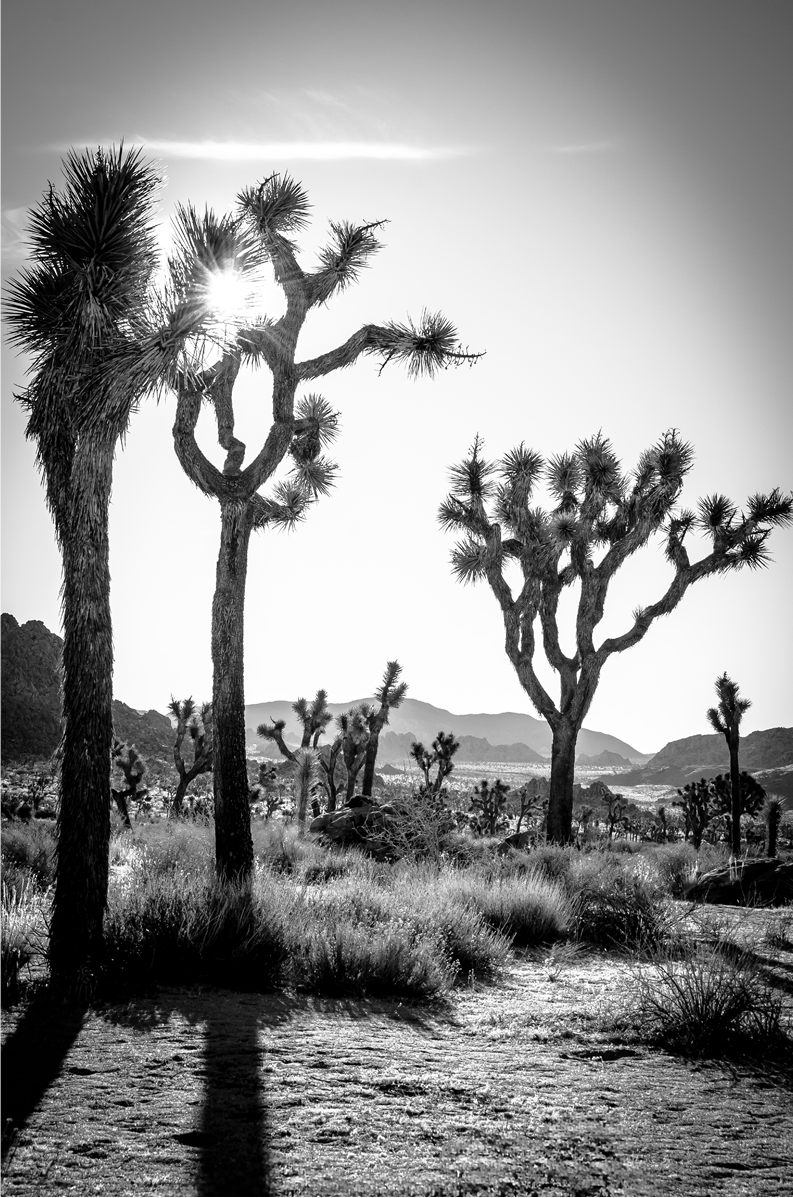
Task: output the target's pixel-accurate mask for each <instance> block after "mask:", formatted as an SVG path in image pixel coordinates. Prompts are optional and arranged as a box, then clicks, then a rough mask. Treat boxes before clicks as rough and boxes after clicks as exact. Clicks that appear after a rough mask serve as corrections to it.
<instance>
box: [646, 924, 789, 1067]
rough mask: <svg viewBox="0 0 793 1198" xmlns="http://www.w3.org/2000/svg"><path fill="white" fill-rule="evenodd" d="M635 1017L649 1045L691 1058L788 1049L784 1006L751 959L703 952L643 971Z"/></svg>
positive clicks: (787, 1030) (735, 955) (744, 955)
mask: <svg viewBox="0 0 793 1198" xmlns="http://www.w3.org/2000/svg"><path fill="white" fill-rule="evenodd" d="M632 1017H633V1020H634V1022H635V1024H636V1027H637V1029H638V1031H639V1033H640V1035H641V1036H642V1037H643V1038H644V1039H646V1040H647V1041H649V1042H652V1043H659V1044H663V1045H665V1046H666V1047H667V1048H670V1049H673V1050H674V1051H677V1052H683V1053H685V1054H687V1055H691V1056H725V1055H726V1056H730V1055H736V1054H738V1055H742V1054H749V1055H757V1054H762V1053H764V1052H766V1051H767V1050H768V1049H770V1048H774V1047H776V1048H777V1049H779V1048H782V1047H788V1048H789V1047H790V1040H789V1034H788V1033H789V1027H788V1025H787V1022H786V1020H785V1018H784V1016H783V1006H782V1003H781V1001H780V999H779V998H778V997H777V996H776V995H775V994H774V993H773V991H772V990H771V988H770V987H769V986H768V984H767V983H766V982H765V981H764V980H763V979H762V977H761V975H760V973H759V971H758V969H757V965H756V963H755V961H754V958H753V957H752V956H751V955H750V954H743V953H735V952H732V953H725V952H723V951H720V950H718V949H713V948H703V947H700V948H699V949H698V950H697V951H696V952H695V954H694V955H693V956H691V957H689V958H688V959H682V960H673V959H669V958H667V959H661V960H659V961H655V962H654V963H652V964H651V965H646V966H642V967H641V968H640V969H639V970H638V971H637V975H636V979H635V989H634V1009H633V1012H632Z"/></svg>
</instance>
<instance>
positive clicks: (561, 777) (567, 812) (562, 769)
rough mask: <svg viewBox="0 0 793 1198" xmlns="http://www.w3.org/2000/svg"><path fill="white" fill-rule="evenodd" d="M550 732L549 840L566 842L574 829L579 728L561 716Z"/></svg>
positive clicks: (556, 842) (569, 839) (555, 842)
mask: <svg viewBox="0 0 793 1198" xmlns="http://www.w3.org/2000/svg"><path fill="white" fill-rule="evenodd" d="M552 731H553V740H552V745H551V790H550V795H549V798H548V839H549V840H550V841H552V842H553V843H554V844H569V842H570V841H571V840H572V828H573V778H574V774H575V745H576V740H577V738H578V729H577V728H576V727H575V725H574V724H572V723H571V722H570V721H569V720H565V719H562V720H559V722H558V723H557V724H556V727H555V728H554V729H553V730H552Z"/></svg>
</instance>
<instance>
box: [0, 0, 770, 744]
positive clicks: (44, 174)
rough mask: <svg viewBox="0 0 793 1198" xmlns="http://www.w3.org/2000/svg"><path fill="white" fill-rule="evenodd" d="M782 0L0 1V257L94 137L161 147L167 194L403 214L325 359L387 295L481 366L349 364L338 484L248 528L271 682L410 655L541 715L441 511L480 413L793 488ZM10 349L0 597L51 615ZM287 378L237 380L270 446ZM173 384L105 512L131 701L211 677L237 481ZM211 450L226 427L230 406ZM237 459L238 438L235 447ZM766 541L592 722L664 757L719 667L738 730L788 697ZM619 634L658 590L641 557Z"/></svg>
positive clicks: (347, 680) (289, 685)
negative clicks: (289, 522) (276, 175)
mask: <svg viewBox="0 0 793 1198" xmlns="http://www.w3.org/2000/svg"><path fill="white" fill-rule="evenodd" d="M789 34H790V6H789V3H788V0H778V2H777V0H764V2H763V4H762V5H759V6H758V5H757V4H756V3H754V2H753V0H746V2H735V0H697V3H696V4H692V3H690V0H664V3H663V4H637V3H635V0H492V2H491V3H489V4H487V5H485V4H481V3H474V2H473V0H470V2H465V0H445V2H439V0H421V2H420V3H419V2H417V0H401V2H400V3H399V4H388V5H386V4H372V3H365V2H364V0H349V2H348V3H339V2H337V0H328V2H326V3H319V2H317V3H313V4H310V3H306V2H305V0H286V2H284V0H268V3H267V4H262V3H261V0H226V3H224V4H222V5H221V4H218V3H216V2H215V0H212V2H209V0H165V2H163V0H136V2H135V3H134V4H126V3H121V2H120V0H111V2H108V0H69V2H68V3H58V2H56V0H5V3H4V5H3V234H4V236H3V275H4V278H8V276H9V275H10V274H13V273H14V272H15V271H16V270H18V269H19V267H20V265H21V264H22V263H23V262H24V260H25V249H24V242H23V240H22V236H21V234H22V231H23V229H24V225H25V214H26V211H27V210H28V209H29V208H30V206H31V205H33V204H35V203H36V202H37V201H38V199H39V198H40V196H41V194H42V192H43V190H44V188H45V186H46V184H47V181H48V180H52V181H53V182H54V183H56V184H57V183H58V181H59V179H60V166H59V163H60V158H61V156H62V154H63V152H64V151H65V150H66V149H67V148H68V147H69V146H81V145H86V144H87V145H91V146H94V145H96V144H100V143H101V144H110V143H117V142H118V141H119V140H120V139H122V138H124V139H125V140H126V141H127V142H128V143H129V142H138V141H141V142H143V143H144V144H145V145H146V147H147V149H148V152H149V154H150V156H151V157H152V158H154V159H156V160H157V161H158V162H159V163H160V164H161V168H162V170H163V172H164V174H165V176H166V184H165V186H164V188H163V192H162V219H163V222H164V224H165V225H166V226H167V222H168V220H169V219H170V213H171V212H172V210H173V208H174V206H175V204H176V203H177V202H184V201H187V200H191V201H192V202H193V203H194V204H195V205H196V206H198V207H199V208H201V207H203V205H204V204H208V205H211V206H214V207H215V209H216V210H226V209H228V208H229V207H231V205H232V204H233V202H234V197H235V195H236V193H237V192H238V191H239V190H240V189H241V188H242V187H243V186H245V185H247V184H251V183H255V182H258V181H259V180H260V179H261V178H263V177H264V176H265V175H267V174H269V173H271V172H272V171H274V170H280V171H289V172H291V173H292V174H294V175H295V176H297V178H299V179H300V180H302V182H303V183H304V185H305V187H306V188H307V190H308V192H309V196H310V198H311V201H312V203H313V205H314V209H313V212H314V223H313V225H312V227H311V229H310V230H309V231H308V234H307V236H305V237H304V239H303V244H304V245H305V248H306V251H307V258H306V260H307V264H308V265H311V262H312V256H311V255H312V251H314V250H316V248H317V247H318V246H319V245H321V243H322V238H323V233H324V231H325V229H326V222H327V221H328V220H329V219H344V218H346V219H350V220H353V221H363V220H376V219H380V218H387V219H388V220H389V221H390V224H389V225H388V226H387V228H386V230H385V233H384V241H385V248H384V249H383V251H382V252H381V253H380V254H379V255H378V256H377V258H376V259H375V260H374V262H373V265H372V268H371V270H369V271H368V272H366V274H365V275H364V277H363V279H362V281H361V282H360V283H359V285H358V286H357V287H355V288H353V289H352V290H350V291H349V292H347V293H345V295H343V296H342V297H341V298H340V299H337V300H335V301H333V302H332V304H331V306H330V307H329V308H327V309H324V310H320V311H318V312H316V313H315V314H314V315H313V316H312V317H311V320H310V325H309V326H308V327H307V328H306V330H305V334H304V337H303V340H302V341H301V346H300V352H301V356H305V357H308V356H311V355H313V354H315V353H318V352H321V351H322V350H324V349H327V348H331V347H332V346H333V345H335V344H337V343H338V342H339V341H341V340H343V339H345V338H346V337H347V336H348V335H349V334H350V333H351V332H353V331H354V330H355V329H356V328H358V327H359V326H360V325H361V324H363V323H365V322H370V321H373V322H378V323H380V322H384V321H386V320H388V319H397V320H402V319H404V317H405V316H406V315H407V314H411V315H413V316H414V317H418V316H419V315H420V313H421V310H422V308H424V307H427V308H430V309H432V310H435V309H441V310H443V312H444V313H445V314H446V315H448V316H449V317H450V318H451V319H452V320H453V321H454V322H455V324H456V325H457V327H458V329H459V332H460V336H461V338H462V341H463V343H465V344H467V345H469V346H470V347H471V348H475V349H479V350H485V351H487V356H486V357H485V358H484V359H483V360H482V361H481V362H480V363H479V364H478V365H477V366H476V367H475V368H473V369H470V370H469V369H462V370H457V371H453V370H452V371H449V372H447V373H445V374H443V375H442V376H441V377H440V378H438V379H437V380H435V381H433V382H430V381H420V382H413V381H410V380H408V379H407V377H406V375H405V374H404V372H401V371H400V369H399V368H398V367H390V368H388V369H387V370H386V371H385V372H384V373H383V374H382V375H381V376H379V377H378V373H377V367H376V365H375V363H374V362H372V361H365V362H361V363H359V364H358V365H356V366H355V367H354V368H352V369H351V370H347V371H344V372H342V373H340V374H338V375H332V376H329V377H328V378H327V379H326V380H324V381H323V385H322V387H321V388H319V389H321V391H322V393H323V394H325V395H326V397H327V398H328V399H329V400H330V401H331V402H332V403H333V405H334V406H335V407H337V408H338V409H339V410H340V412H341V413H342V432H341V436H340V438H339V440H338V442H337V445H336V448H335V453H334V456H335V457H336V458H337V459H338V462H339V465H340V467H341V477H340V479H339V482H338V484H337V487H336V489H335V491H334V493H333V494H332V495H331V496H330V497H329V498H327V499H324V500H322V502H321V503H320V505H319V506H318V507H317V508H316V509H315V510H314V512H313V513H312V514H311V515H310V517H309V519H308V520H307V522H306V523H305V524H304V525H303V526H302V527H300V528H299V529H298V530H297V531H296V532H294V533H292V534H290V535H277V534H271V533H270V534H264V535H261V534H258V535H257V536H255V538H254V539H253V540H252V542H251V552H250V563H249V573H248V592H247V620H246V629H245V636H246V664H245V669H246V696H247V700H248V702H260V701H263V700H266V699H286V698H292V697H297V696H298V695H301V694H304V695H313V693H314V692H315V691H316V689H317V687H319V686H324V687H325V688H327V690H328V691H329V694H330V698H331V700H332V701H334V702H344V701H346V700H348V699H349V700H351V699H353V698H357V697H360V696H362V695H364V694H367V693H371V691H372V689H373V687H374V686H375V685H376V683H377V682H378V681H379V679H380V676H381V674H382V670H383V667H384V665H385V662H386V660H387V659H389V658H393V657H396V658H398V659H399V661H400V662H401V663H402V665H403V668H404V677H405V678H406V680H407V681H408V683H409V686H410V693H411V695H412V696H413V697H414V698H417V699H424V700H426V701H428V702H431V703H435V704H437V705H439V706H442V707H446V708H448V709H450V710H452V711H454V712H460V713H463V712H476V711H492V712H497V711H504V710H516V711H527V712H532V708H531V705H530V704H529V702H528V699H527V697H526V696H525V695H524V693H523V691H522V690H521V688H520V685H519V683H518V681H517V678H516V677H515V675H514V673H513V671H512V667H511V666H510V665H509V662H508V661H507V658H506V655H505V653H504V649H503V630H502V626H501V620H500V614H499V611H498V608H497V606H496V603H495V600H494V598H493V597H492V595H491V594H490V593H489V591H488V590H487V589H486V588H485V587H484V586H479V587H477V588H474V589H472V588H470V587H469V588H463V587H461V586H459V585H458V584H457V583H455V582H454V580H453V579H452V577H451V573H450V569H449V564H448V557H449V550H450V548H451V539H450V538H449V537H448V536H446V535H445V534H443V533H442V532H441V531H440V529H439V527H438V525H437V522H436V518H435V516H436V511H437V508H438V504H439V502H440V501H441V499H442V498H443V496H444V494H445V493H446V490H447V469H448V467H449V465H451V464H452V463H453V462H456V461H459V460H460V459H461V458H462V457H463V455H464V454H465V452H466V449H467V447H468V446H469V444H470V443H471V441H472V439H473V437H474V435H475V434H476V433H477V432H478V433H480V434H481V435H482V436H483V437H484V439H485V444H486V449H487V451H488V452H489V453H490V454H491V455H492V456H493V457H499V456H501V455H502V454H503V453H505V452H506V451H507V450H509V449H510V448H512V447H513V446H514V445H515V444H517V443H519V442H520V441H525V442H526V443H527V444H528V445H530V446H531V447H532V448H534V449H536V450H538V451H540V452H541V453H543V454H547V455H551V454H554V453H558V452H560V451H561V450H564V449H568V448H572V447H573V445H574V444H575V442H576V441H577V440H579V439H580V438H581V437H584V436H586V435H588V434H591V433H593V432H595V431H597V430H598V429H603V431H604V432H605V433H606V434H607V435H608V436H610V437H611V439H612V441H613V443H614V446H615V448H616V450H617V452H618V453H619V455H620V456H621V457H622V460H623V462H624V463H625V465H626V466H632V465H633V464H634V463H635V461H636V458H637V456H638V454H639V453H640V451H641V450H642V449H643V448H645V447H646V446H648V445H650V444H651V443H652V442H654V441H656V440H657V438H658V437H659V436H660V435H661V434H662V433H663V432H664V430H665V429H667V428H669V427H677V428H679V429H681V431H682V433H683V435H684V436H685V437H686V438H687V439H688V440H689V441H691V442H692V443H693V445H694V446H695V447H696V452H697V460H696V466H695V468H694V470H693V472H692V474H691V476H690V478H689V482H688V486H687V489H686V492H685V498H686V499H687V500H688V502H689V503H690V504H692V505H693V503H694V501H695V500H696V498H697V497H698V496H699V495H701V494H705V493H709V492H713V491H716V490H720V491H725V492H726V493H727V494H728V495H730V496H731V498H733V499H734V500H735V501H737V502H739V503H741V502H743V501H744V500H745V498H746V496H747V495H749V494H750V493H752V492H754V491H757V490H765V491H767V490H770V489H771V488H772V487H773V486H775V485H779V486H781V487H783V488H784V489H789V488H790V487H791V484H793V478H792V477H791V473H792V472H791V469H790V447H791V403H790V379H791V375H792V374H793V370H792V369H791V368H792V367H793V338H791V336H790V330H791V328H792V327H793V274H792V272H791V266H792V265H793V230H791V213H790V196H791V194H792V193H793V186H792V185H793V161H792V157H793V156H792V154H791V149H792V142H791V135H790V122H789V117H790V111H791V105H792V104H793V95H792V94H791V93H792V92H793V75H791V72H790V64H789V49H788V48H789ZM24 378H25V361H24V359H22V358H20V357H17V356H15V355H14V353H13V352H12V351H10V350H8V349H7V348H6V347H4V349H3V479H2V485H3V511H2V520H3V577H2V607H3V610H4V611H10V612H11V613H12V614H13V615H14V616H15V617H16V618H17V619H18V620H19V621H20V622H23V621H25V620H28V619H39V620H43V621H44V623H45V624H47V626H48V627H49V628H51V629H53V630H59V629H60V612H59V594H58V591H59V585H60V560H59V556H58V553H57V551H56V548H55V545H54V540H53V535H52V529H51V522H50V518H49V515H48V513H47V511H46V508H45V505H44V501H43V492H42V488H41V485H40V482H39V479H38V476H37V474H36V470H35V466H34V455H33V447H32V446H31V445H30V444H29V443H27V442H26V441H25V438H24V414H23V413H22V412H21V410H20V409H19V407H18V405H17V404H15V403H14V402H13V398H12V397H13V391H14V389H15V388H18V387H20V386H21V385H23V383H24ZM269 403H270V378H269V375H268V374H267V373H266V371H265V372H263V373H262V374H260V375H259V376H252V377H251V378H250V379H249V380H246V384H245V390H244V393H243V394H242V395H240V398H239V400H238V404H237V409H238V430H237V431H238V435H240V436H241V437H242V439H243V440H245V441H246V443H247V444H248V446H249V451H250V452H251V453H254V454H255V452H256V451H257V449H258V448H259V446H260V445H261V441H262V438H263V436H264V435H265V434H266V430H267V428H268V427H269V425H268V408H269ZM173 415H174V403H173V401H172V400H166V401H165V402H164V403H161V404H160V405H159V406H157V405H156V404H155V403H154V402H151V403H149V404H147V405H145V406H144V407H143V409H142V410H141V412H140V413H139V414H138V415H136V416H135V417H134V419H133V422H132V424H131V427H130V432H129V436H128V439H127V442H126V445H125V447H124V449H123V452H120V453H119V456H118V460H117V465H116V472H115V484H114V493H113V507H112V517H111V539H112V551H111V552H112V558H111V568H112V578H113V591H112V603H113V621H114V640H115V652H116V667H115V681H114V690H115V693H116V695H117V696H118V697H119V698H121V699H123V700H124V701H125V702H127V703H129V704H131V705H132V706H135V707H146V708H148V707H155V708H158V709H160V710H163V709H164V708H165V705H166V704H167V702H168V699H169V697H170V695H171V693H172V692H173V693H174V694H175V695H177V696H183V695H187V694H191V693H192V694H193V695H194V696H195V697H196V698H198V699H203V698H205V697H209V696H210V694H211V662H210V653H209V632H210V608H211V599H212V591H213V586H214V569H215V560H216V556H217V547H218V538H219V514H218V509H217V506H216V505H215V503H214V502H213V501H211V500H208V499H204V498H202V497H201V496H200V495H199V494H198V492H197V491H196V490H195V489H194V488H193V487H192V486H191V485H190V483H188V481H187V480H186V478H185V477H184V476H183V475H182V473H181V470H180V467H179V465H178V463H177V461H176V458H175V456H174V453H173V448H172V440H171V435H170V429H171V424H172V421H173ZM203 444H204V446H205V448H206V449H207V450H208V451H209V450H211V449H212V444H213V438H212V426H211V424H209V422H208V421H207V422H206V423H205V425H204V436H203ZM216 457H217V455H216ZM771 549H772V554H773V557H774V559H775V560H774V562H773V563H772V565H771V566H770V568H769V569H767V570H765V571H760V572H756V573H750V572H749V571H744V572H741V573H739V574H735V575H732V576H728V577H722V578H717V579H712V580H707V581H705V582H703V583H699V584H697V585H696V586H695V587H694V588H693V589H692V590H691V591H689V593H688V595H687V596H686V598H685V599H684V600H683V602H682V604H681V606H680V607H679V608H678V609H677V611H676V612H675V613H673V614H672V615H671V616H670V617H668V618H666V619H665V620H664V621H663V622H662V623H660V624H657V625H655V626H653V628H651V630H650V632H649V633H648V634H647V636H646V638H645V640H644V641H643V642H642V643H641V645H639V646H638V647H636V648H634V649H632V650H630V651H628V652H627V653H625V654H623V655H622V656H621V657H619V658H612V659H611V660H610V662H609V663H608V664H607V666H606V668H605V670H604V673H603V678H602V681H601V685H600V689H599V691H598V693H597V696H596V698H595V701H594V703H593V706H592V708H591V711H590V713H589V716H588V718H587V720H586V725H587V726H588V727H589V728H593V729H598V730H601V731H606V732H611V733H613V734H614V735H617V736H620V737H622V738H623V739H625V740H627V741H628V742H630V743H631V744H632V745H634V746H635V747H636V748H637V749H639V750H640V751H644V752H650V751H652V750H655V749H659V748H660V747H661V746H662V745H663V744H664V743H665V742H666V741H668V740H670V739H673V738H676V737H681V736H687V735H692V734H694V733H697V732H707V731H708V730H709V729H708V726H707V723H706V720H705V714H704V713H705V710H706V709H707V707H709V706H710V705H711V704H712V702H713V701H714V692H713V682H714V680H715V678H716V677H717V675H719V674H720V673H722V672H723V671H724V670H727V671H728V673H730V675H731V676H732V677H734V678H735V679H736V680H737V681H738V682H739V683H740V685H741V688H742V692H743V693H744V694H745V695H747V696H748V697H750V698H751V699H752V700H753V702H754V706H753V707H752V708H751V710H750V711H749V712H748V714H747V716H746V719H745V724H744V727H745V729H746V731H747V732H748V731H752V730H754V729H757V728H767V727H772V726H775V725H790V724H793V697H792V694H791V688H790V632H789V605H790V594H791V590H793V530H777V531H776V532H774V533H773V534H772V538H771ZM624 574H625V578H624V579H621V580H620V586H619V587H615V594H614V602H613V604H612V606H611V608H609V609H607V620H606V621H605V622H604V625H603V630H604V633H605V634H610V633H613V632H617V631H621V630H622V629H623V628H624V627H625V626H626V625H627V621H628V620H629V617H630V613H631V611H632V610H633V608H634V607H636V606H637V605H638V604H639V603H647V602H651V601H653V600H654V599H655V598H657V597H658V596H659V594H660V593H661V591H662V589H663V588H664V587H665V579H666V571H665V567H664V565H663V562H662V557H661V554H660V551H659V550H657V549H647V550H645V551H644V553H643V554H641V555H640V556H638V557H636V558H635V559H633V562H632V564H631V565H630V567H629V568H627V569H626V570H625V571H624Z"/></svg>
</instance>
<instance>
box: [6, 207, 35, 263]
mask: <svg viewBox="0 0 793 1198" xmlns="http://www.w3.org/2000/svg"><path fill="white" fill-rule="evenodd" d="M27 224H28V210H27V208H4V209H3V220H2V231H3V257H4V258H10V259H16V258H26V257H27V255H28V252H29V251H28V235H27Z"/></svg>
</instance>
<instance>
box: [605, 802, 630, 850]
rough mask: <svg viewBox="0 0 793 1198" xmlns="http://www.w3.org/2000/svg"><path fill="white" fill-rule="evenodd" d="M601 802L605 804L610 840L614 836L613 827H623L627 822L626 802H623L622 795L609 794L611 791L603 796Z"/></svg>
mask: <svg viewBox="0 0 793 1198" xmlns="http://www.w3.org/2000/svg"><path fill="white" fill-rule="evenodd" d="M603 802H604V803H605V804H606V811H607V819H608V825H609V840H611V839H612V837H613V836H614V831H615V829H616V828H618V827H620V826H622V827H625V826H626V824H627V819H626V817H625V812H626V810H627V804H626V803H625V800H624V799H623V797H622V795H615V794H611V792H609V793H608V794H605V795H604V796H603Z"/></svg>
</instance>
